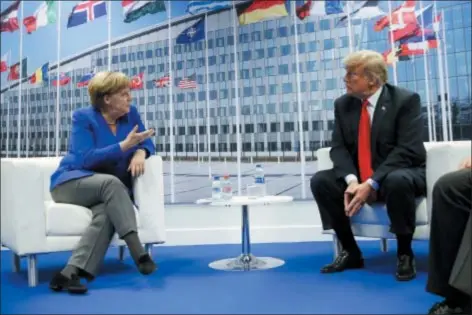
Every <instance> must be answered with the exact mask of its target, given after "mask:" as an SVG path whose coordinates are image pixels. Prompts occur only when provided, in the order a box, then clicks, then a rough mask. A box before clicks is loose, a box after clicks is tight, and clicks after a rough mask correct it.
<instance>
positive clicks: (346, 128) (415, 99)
mask: <svg viewBox="0 0 472 315" xmlns="http://www.w3.org/2000/svg"><path fill="white" fill-rule="evenodd" d="M361 106H362V103H361V100H359V99H358V98H355V97H354V96H351V95H348V94H345V95H343V96H341V97H339V98H338V99H336V101H335V103H334V117H335V118H334V119H335V120H334V130H333V135H332V145H331V151H330V156H331V160H332V161H333V165H334V171H335V174H336V176H337V177H339V178H345V176H347V175H349V174H354V175H356V176H357V177H358V178H359V170H358V162H357V143H358V140H357V139H358V129H359V119H360V114H361ZM371 152H372V168H373V170H374V174H373V176H372V179H373V180H374V181H376V182H377V183H378V184H381V183H382V180H383V179H385V176H387V174H388V173H390V172H391V171H393V170H396V169H400V168H410V167H424V166H425V162H426V150H425V148H424V144H423V116H422V113H421V102H420V97H419V95H418V94H417V93H414V92H411V91H408V90H406V89H403V88H400V87H397V86H393V85H391V84H388V83H386V84H385V85H384V86H383V90H382V93H381V95H380V97H379V100H378V102H377V104H376V106H375V111H374V115H373V120H372V125H371Z"/></svg>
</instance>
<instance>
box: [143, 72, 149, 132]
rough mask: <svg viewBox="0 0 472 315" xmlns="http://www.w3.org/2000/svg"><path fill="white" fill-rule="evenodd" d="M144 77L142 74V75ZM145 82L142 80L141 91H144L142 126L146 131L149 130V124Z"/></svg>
mask: <svg viewBox="0 0 472 315" xmlns="http://www.w3.org/2000/svg"><path fill="white" fill-rule="evenodd" d="M143 76H144V74H143ZM144 82H146V81H145V80H143V89H144V91H143V92H144V124H145V127H146V129H148V128H149V122H148V96H147V85H146V84H144Z"/></svg>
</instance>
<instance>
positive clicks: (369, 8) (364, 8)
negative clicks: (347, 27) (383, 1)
mask: <svg viewBox="0 0 472 315" xmlns="http://www.w3.org/2000/svg"><path fill="white" fill-rule="evenodd" d="M346 5H351V2H348V3H347V4H346ZM380 15H385V12H384V11H382V10H381V9H380V8H379V1H378V0H367V1H364V2H363V3H361V4H360V5H357V6H354V7H353V8H352V10H351V15H350V19H351V20H356V19H362V20H369V19H373V18H375V17H378V16H380ZM346 20H347V15H345V16H343V17H342V18H340V19H339V22H338V24H340V23H343V22H345V21H346Z"/></svg>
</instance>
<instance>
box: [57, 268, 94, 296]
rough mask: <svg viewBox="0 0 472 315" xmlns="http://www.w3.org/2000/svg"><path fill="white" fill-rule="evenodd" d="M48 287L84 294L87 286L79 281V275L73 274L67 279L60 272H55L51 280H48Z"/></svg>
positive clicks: (58, 290)
mask: <svg viewBox="0 0 472 315" xmlns="http://www.w3.org/2000/svg"><path fill="white" fill-rule="evenodd" d="M49 288H50V289H51V290H53V291H56V292H60V291H62V290H67V291H68V292H69V293H71V294H84V293H86V292H87V287H86V286H85V285H83V284H82V283H80V278H79V276H77V275H75V274H73V275H72V276H71V278H70V279H69V278H67V277H66V276H64V275H63V274H62V273H60V272H58V273H56V275H55V276H54V278H52V280H51V282H49Z"/></svg>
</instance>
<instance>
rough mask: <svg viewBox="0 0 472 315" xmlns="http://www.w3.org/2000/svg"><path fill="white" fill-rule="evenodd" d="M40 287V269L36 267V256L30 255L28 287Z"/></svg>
mask: <svg viewBox="0 0 472 315" xmlns="http://www.w3.org/2000/svg"><path fill="white" fill-rule="evenodd" d="M37 285H38V268H37V266H36V255H28V286H29V287H35V286H37Z"/></svg>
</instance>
